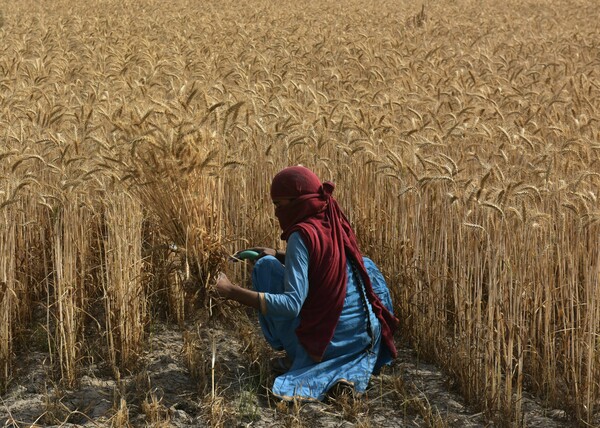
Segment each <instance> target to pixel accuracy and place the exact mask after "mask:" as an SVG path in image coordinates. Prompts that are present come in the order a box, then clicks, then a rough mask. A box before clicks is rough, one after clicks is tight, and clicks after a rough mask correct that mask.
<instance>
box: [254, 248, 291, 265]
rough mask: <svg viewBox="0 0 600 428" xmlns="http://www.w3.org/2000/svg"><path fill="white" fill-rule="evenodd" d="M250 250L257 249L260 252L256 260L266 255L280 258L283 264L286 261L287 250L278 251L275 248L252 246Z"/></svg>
mask: <svg viewBox="0 0 600 428" xmlns="http://www.w3.org/2000/svg"><path fill="white" fill-rule="evenodd" d="M248 250H251V251H256V252H257V253H258V257H257V258H256V260H258V259H261V258H263V257H265V256H273V257H275V258H276V259H277V260H279V262H280V263H281V264H283V263H285V251H277V250H274V249H273V248H268V247H252V248H248Z"/></svg>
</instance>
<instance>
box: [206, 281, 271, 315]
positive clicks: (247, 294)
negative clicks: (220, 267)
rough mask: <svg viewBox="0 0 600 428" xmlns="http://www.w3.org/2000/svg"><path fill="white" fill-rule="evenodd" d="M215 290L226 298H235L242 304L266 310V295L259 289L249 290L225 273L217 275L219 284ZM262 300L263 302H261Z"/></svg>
mask: <svg viewBox="0 0 600 428" xmlns="http://www.w3.org/2000/svg"><path fill="white" fill-rule="evenodd" d="M215 291H216V293H217V295H218V296H219V297H223V298H224V299H230V300H235V301H236V302H239V303H241V304H242V305H245V306H249V307H251V308H254V309H256V310H260V311H264V308H265V303H264V295H263V293H259V292H257V291H252V290H248V289H246V288H243V287H240V286H239V285H236V284H234V283H232V282H231V281H230V280H229V278H227V275H225V274H224V273H221V274H219V276H218V277H217V284H216V285H215ZM261 295H262V296H261ZM261 300H262V304H261Z"/></svg>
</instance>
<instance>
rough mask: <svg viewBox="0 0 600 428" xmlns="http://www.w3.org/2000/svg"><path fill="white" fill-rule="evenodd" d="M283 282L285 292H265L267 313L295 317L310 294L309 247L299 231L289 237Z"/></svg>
mask: <svg viewBox="0 0 600 428" xmlns="http://www.w3.org/2000/svg"><path fill="white" fill-rule="evenodd" d="M283 282H284V292H283V294H274V293H265V301H266V303H267V314H269V315H276V316H281V317H285V318H290V319H294V318H296V317H297V316H298V314H299V313H300V309H301V308H302V305H303V304H304V300H306V296H307V294H308V249H307V248H306V245H304V241H302V238H301V237H300V234H299V233H297V232H295V233H292V234H291V235H290V237H289V238H288V243H287V249H286V252H285V273H284V277H283Z"/></svg>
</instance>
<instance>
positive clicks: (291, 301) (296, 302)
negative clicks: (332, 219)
mask: <svg viewBox="0 0 600 428" xmlns="http://www.w3.org/2000/svg"><path fill="white" fill-rule="evenodd" d="M215 291H216V294H217V295H218V296H220V297H223V298H225V299H231V300H235V301H236V302H239V303H241V304H243V305H246V306H250V307H251V308H254V309H257V310H260V311H261V313H262V314H263V315H266V314H267V313H268V314H269V315H277V316H282V317H286V318H290V319H293V318H295V317H297V316H298V314H299V313H300V309H301V308H302V305H303V304H304V300H305V299H306V296H307V294H308V250H307V249H306V246H305V245H304V242H303V241H302V239H301V238H300V235H299V234H298V233H293V234H292V235H291V236H290V239H289V241H288V251H287V253H286V260H285V274H284V292H283V293H258V292H256V291H253V290H248V289H246V288H243V287H240V286H239V285H236V284H233V283H232V282H231V281H230V280H229V278H227V276H226V275H225V274H223V273H221V274H220V275H219V277H218V278H217V282H216V285H215Z"/></svg>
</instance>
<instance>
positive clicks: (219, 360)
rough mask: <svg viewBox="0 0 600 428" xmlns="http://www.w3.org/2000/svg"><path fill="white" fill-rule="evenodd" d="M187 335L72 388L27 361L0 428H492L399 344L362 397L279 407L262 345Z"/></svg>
mask: <svg viewBox="0 0 600 428" xmlns="http://www.w3.org/2000/svg"><path fill="white" fill-rule="evenodd" d="M195 327H196V330H195V331H193V330H192V329H188V331H187V332H186V333H184V332H183V331H182V329H180V328H177V327H175V326H167V325H164V324H163V325H158V326H154V327H153V329H152V333H151V337H150V339H149V346H148V349H147V351H146V352H145V354H144V355H143V356H142V358H141V364H140V365H139V367H138V369H136V370H135V372H134V373H129V374H120V376H119V377H120V379H119V380H115V376H114V374H113V373H112V372H111V371H109V370H107V368H106V367H104V366H103V364H102V363H99V364H95V363H93V362H92V361H90V362H89V364H86V365H85V368H84V371H83V373H82V376H81V378H80V382H79V385H78V386H77V388H73V389H66V388H62V387H59V386H57V385H55V384H53V383H52V382H51V381H50V380H49V379H50V376H49V372H50V361H49V357H48V355H47V354H45V353H44V352H40V351H32V352H29V353H27V354H26V355H25V356H23V358H22V359H21V360H20V361H19V363H18V365H19V368H18V370H17V372H16V374H15V378H14V380H13V381H12V383H11V385H10V387H9V390H8V391H7V393H6V394H4V395H2V396H1V398H0V426H19V427H26V426H65V427H74V426H85V427H92V426H95V427H109V426H133V427H143V426H161V427H203V426H226V427H227V426H237V427H273V426H280V427H302V426H306V427H315V426H320V427H491V426H494V423H493V422H491V421H488V420H486V418H485V417H484V415H483V414H482V413H480V412H477V411H475V410H473V409H471V408H470V407H469V406H467V405H465V403H464V402H463V400H462V399H461V397H460V396H459V395H458V394H457V393H455V392H453V391H452V390H451V389H450V388H449V385H450V382H449V381H448V379H447V378H446V376H445V375H444V374H443V373H442V372H441V371H440V370H439V369H438V368H436V367H435V366H434V365H431V364H425V363H422V362H420V361H419V360H418V358H417V356H416V354H415V353H414V351H412V350H411V349H410V348H409V347H408V346H407V345H406V344H404V343H401V341H400V343H398V345H399V357H398V358H397V360H395V362H394V364H393V365H392V366H391V367H387V368H386V369H385V370H384V372H382V374H381V375H379V376H374V377H373V378H372V381H371V384H370V387H369V390H368V391H367V393H366V394H365V395H364V396H362V397H357V398H355V397H353V396H352V394H351V393H348V392H347V391H343V392H339V393H338V394H337V395H335V396H333V395H332V397H331V398H330V399H329V400H328V402H326V403H306V404H298V403H295V404H283V403H278V402H277V401H275V400H274V399H272V398H269V394H268V391H267V388H268V387H269V386H270V384H271V383H272V380H273V378H274V374H273V373H272V372H271V371H270V368H269V365H268V364H266V363H264V362H265V361H264V360H266V359H268V358H269V355H271V353H270V351H269V350H267V349H266V347H265V345H264V341H263V340H262V338H261V337H259V336H258V335H255V334H252V333H248V332H240V331H237V332H234V331H231V330H229V329H227V328H225V327H220V328H217V327H212V328H211V329H205V330H201V329H199V328H197V327H198V326H195ZM197 332H200V333H197ZM240 335H245V336H246V338H245V339H244V340H240ZM248 336H250V337H248ZM213 343H214V351H215V352H214V355H215V361H214V365H213V364H212V355H213V352H212V349H213V348H212V347H213ZM250 348H252V349H250ZM202 349H204V352H203V351H201V350H202ZM206 350H208V352H207V351H206ZM250 354H252V355H254V357H252V356H250V357H249V355H250ZM252 358H254V360H252ZM259 359H260V360H263V361H258V360H259ZM213 367H214V370H213ZM213 378H214V392H213ZM523 408H524V410H525V414H524V424H525V426H527V427H544V428H552V427H568V426H572V424H569V422H568V421H567V420H565V415H564V414H563V412H561V411H559V410H549V409H544V408H543V407H542V406H540V405H539V404H538V403H537V402H536V401H535V400H534V399H532V398H526V399H525V401H524V403H523Z"/></svg>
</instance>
